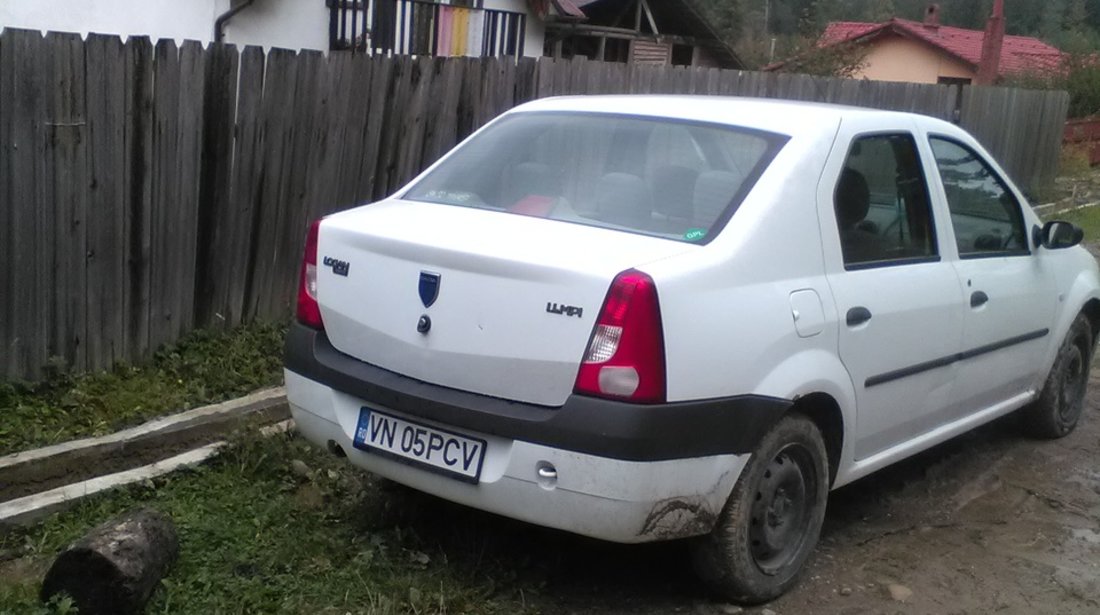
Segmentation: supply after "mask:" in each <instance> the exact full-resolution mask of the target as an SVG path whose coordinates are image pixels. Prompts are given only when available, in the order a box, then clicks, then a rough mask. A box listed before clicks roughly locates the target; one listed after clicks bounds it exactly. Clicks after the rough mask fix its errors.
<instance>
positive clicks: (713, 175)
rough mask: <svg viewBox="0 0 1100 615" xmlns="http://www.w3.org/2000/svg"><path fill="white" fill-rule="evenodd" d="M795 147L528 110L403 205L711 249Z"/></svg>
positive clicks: (749, 133)
mask: <svg viewBox="0 0 1100 615" xmlns="http://www.w3.org/2000/svg"><path fill="white" fill-rule="evenodd" d="M786 140H787V139H786V137H783V136H780V135H775V134H771V133H764V132H760V131H755V130H748V129H741V128H733V127H729V126H720V125H714V124H703V123H693V122H683V121H676V120H667V119H651V118H639V117H633V116H617V115H608V114H598V115H597V114H579V113H521V114H515V115H511V116H507V117H505V118H503V119H502V120H501V121H499V122H497V123H496V124H494V125H493V126H492V127H491V128H489V129H488V130H486V131H484V132H482V133H481V134H479V135H478V136H477V137H475V138H474V139H472V140H471V141H469V142H468V143H466V144H465V145H464V146H463V147H462V148H461V149H460V150H458V151H456V152H455V153H454V155H452V156H451V157H450V158H448V159H447V160H446V161H445V162H443V164H441V165H440V166H439V167H437V168H436V169H435V170H434V171H432V172H431V173H430V174H429V175H428V176H426V177H425V178H424V179H423V180H421V181H420V182H418V183H417V184H416V185H414V186H413V187H412V188H411V189H410V190H409V191H408V192H407V193H406V194H405V195H404V197H403V198H405V199H408V200H413V201H424V202H430V203H442V204H448V205H460V206H464V207H475V208H478V209H490V210H495V211H504V212H510V213H513V214H518V215H527V216H539V217H544V218H550V219H553V220H561V221H566V222H575V223H580V224H587V225H591V226H599V227H603V228H612V229H618V230H625V231H630V232H635V233H642V234H646V235H654V236H659V237H665V238H669V239H677V240H680V241H688V242H694V243H704V242H706V241H707V240H708V239H710V238H711V236H712V235H714V234H716V233H717V232H718V231H719V230H720V229H721V228H722V226H723V225H724V224H725V223H726V221H727V220H729V218H730V216H732V215H733V212H734V211H735V210H736V209H737V206H738V205H739V204H740V203H741V200H742V199H743V198H744V196H745V195H746V194H747V193H748V192H749V190H750V189H751V188H752V186H753V184H754V183H755V182H756V180H757V178H758V177H759V176H760V174H761V173H763V171H764V169H765V168H766V167H767V165H768V163H770V162H771V160H772V159H773V158H774V157H775V154H776V153H777V152H778V151H779V149H780V148H781V147H782V145H783V144H784V143H785V142H786Z"/></svg>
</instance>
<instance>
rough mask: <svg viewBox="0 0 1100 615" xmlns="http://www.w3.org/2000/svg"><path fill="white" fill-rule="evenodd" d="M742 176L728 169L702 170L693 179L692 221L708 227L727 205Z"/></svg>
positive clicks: (742, 179) (739, 184) (738, 186)
mask: <svg viewBox="0 0 1100 615" xmlns="http://www.w3.org/2000/svg"><path fill="white" fill-rule="evenodd" d="M742 181H744V177H743V176H742V175H741V174H740V173H732V172H730V171H704V172H702V173H700V174H699V179H697V180H695V195H694V198H693V199H692V200H693V201H694V205H695V215H694V218H695V220H694V223H695V224H697V225H699V226H706V227H709V226H710V225H712V224H714V222H715V220H717V219H718V217H719V216H721V215H722V212H723V211H725V209H726V207H729V204H730V201H732V200H733V196H734V194H736V193H737V190H738V189H739V188H740V187H741V182H742Z"/></svg>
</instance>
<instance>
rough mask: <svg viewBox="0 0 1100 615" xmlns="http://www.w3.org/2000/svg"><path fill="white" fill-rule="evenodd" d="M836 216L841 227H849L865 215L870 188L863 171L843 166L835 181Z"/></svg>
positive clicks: (867, 209)
mask: <svg viewBox="0 0 1100 615" xmlns="http://www.w3.org/2000/svg"><path fill="white" fill-rule="evenodd" d="M835 200H836V204H835V207H836V217H837V222H838V223H839V225H840V228H842V229H849V228H852V227H854V226H855V225H856V224H858V223H859V222H860V221H861V220H863V219H864V218H866V217H867V212H868V211H869V210H870V209H871V190H870V188H868V187H867V178H865V177H864V176H863V173H860V172H859V171H856V170H855V169H850V168H848V167H845V168H844V170H843V171H841V172H840V179H839V180H838V181H837V183H836V196H835Z"/></svg>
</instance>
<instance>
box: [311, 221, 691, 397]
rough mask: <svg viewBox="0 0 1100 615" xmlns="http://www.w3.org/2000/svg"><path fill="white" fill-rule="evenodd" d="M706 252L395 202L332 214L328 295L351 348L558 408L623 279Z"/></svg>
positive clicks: (338, 330)
mask: <svg viewBox="0 0 1100 615" xmlns="http://www.w3.org/2000/svg"><path fill="white" fill-rule="evenodd" d="M695 249H698V247H697V246H692V245H690V244H686V243H681V242H676V241H669V240H664V239H659V238H654V237H647V236H643V235H637V234H632V233H625V232H620V231H613V230H607V229H600V228H595V227H589V226H584V225H579V224H572V223H568V222H561V221H552V220H545V219H539V218H533V217H529V216H521V215H516V214H507V213H502V212H495V211H486V210H478V209H472V208H466V207H460V206H450V205H437V204H428V203H418V202H409V201H397V200H391V201H384V202H381V203H377V204H374V205H369V206H366V207H361V208H358V209H355V210H351V211H349V212H345V213H342V214H339V215H336V216H333V217H330V218H327V219H326V220H325V222H324V224H323V225H322V227H321V232H320V240H319V253H318V261H319V268H318V300H319V303H320V306H321V313H322V317H323V319H324V325H325V329H326V331H327V333H328V337H329V339H330V341H331V342H332V344H333V346H335V347H336V348H337V349H338V350H340V351H341V352H344V353H346V354H348V355H351V356H353V357H356V358H358V359H360V360H362V361H365V362H367V363H370V364H372V365H376V366H378V367H382V368H384V369H388V370H391V371H394V372H397V373H400V374H402V375H405V376H409V377H412V378H416V379H418V380H422V381H424V382H429V383H432V384H437V385H442V386H446V387H451V388H455V389H460V390H463V391H470V392H475V393H480V394H484V395H490V396H494V397H500V398H504V399H509V400H515V401H520V402H526V403H533V404H540V405H546V406H559V405H561V404H563V403H564V402H565V400H566V399H567V398H568V396H569V394H570V393H571V392H572V391H573V385H574V382H575V380H576V376H577V371H578V368H579V366H580V361H581V359H582V357H583V356H584V353H585V349H586V346H587V344H588V341H589V338H590V336H591V333H592V328H593V325H594V323H595V319H596V317H597V314H598V313H599V311H600V307H601V305H602V303H603V301H604V297H605V295H606V293H607V290H608V287H609V285H610V283H611V281H612V279H613V278H614V277H615V275H616V274H618V273H619V272H621V271H623V270H625V269H629V268H631V267H638V266H640V265H642V264H644V263H647V262H652V261H654V260H658V259H663V258H667V257H669V256H672V255H675V254H679V253H683V252H685V251H689V250H695ZM426 321H427V322H426Z"/></svg>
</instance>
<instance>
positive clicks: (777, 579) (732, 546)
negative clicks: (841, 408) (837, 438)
mask: <svg viewBox="0 0 1100 615" xmlns="http://www.w3.org/2000/svg"><path fill="white" fill-rule="evenodd" d="M828 493H829V464H828V457H827V453H826V452H825V443H824V442H823V441H822V438H821V432H820V431H819V430H818V428H817V426H816V425H814V423H813V422H812V421H811V420H809V419H808V418H806V417H804V416H801V415H792V416H787V417H784V418H783V419H782V420H780V421H779V423H777V424H776V425H775V427H773V428H772V430H771V431H770V432H768V434H767V435H766V436H764V438H763V439H762V440H761V441H760V444H759V445H758V446H757V448H756V450H755V451H753V454H752V457H751V458H750V459H749V463H748V465H746V466H745V469H744V470H743V471H742V472H741V477H740V478H738V480H737V484H736V485H735V486H734V488H733V492H732V493H731V494H730V498H729V500H728V501H727V502H726V506H725V508H724V509H723V510H722V513H721V515H719V517H718V522H717V524H716V525H715V528H714V530H713V531H712V532H711V533H710V534H708V535H706V536H702V537H700V538H698V539H696V540H695V542H694V543H693V549H692V563H693V564H694V566H695V570H696V573H697V574H698V575H699V577H700V578H701V579H702V580H703V581H704V582H705V583H707V585H709V586H710V587H711V588H712V589H714V590H715V591H716V592H718V593H719V594H721V595H722V596H723V597H724V598H726V599H727V600H733V601H735V602H739V603H742V604H760V603H762V602H767V601H769V600H772V599H774V598H777V597H779V596H780V595H782V594H783V593H784V592H786V591H787V590H788V589H790V588H791V587H792V586H793V585H794V584H795V582H796V581H797V580H798V575H799V573H800V572H801V571H802V566H803V564H804V563H805V562H806V559H807V558H808V557H809V555H810V552H811V551H813V549H814V546H815V545H816V544H817V539H818V536H819V535H820V533H821V523H822V521H823V520H824V518H825V502H826V500H827V498H828Z"/></svg>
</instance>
